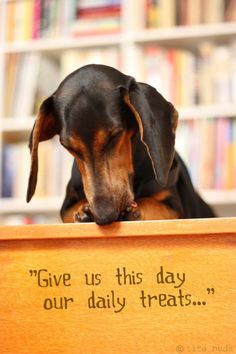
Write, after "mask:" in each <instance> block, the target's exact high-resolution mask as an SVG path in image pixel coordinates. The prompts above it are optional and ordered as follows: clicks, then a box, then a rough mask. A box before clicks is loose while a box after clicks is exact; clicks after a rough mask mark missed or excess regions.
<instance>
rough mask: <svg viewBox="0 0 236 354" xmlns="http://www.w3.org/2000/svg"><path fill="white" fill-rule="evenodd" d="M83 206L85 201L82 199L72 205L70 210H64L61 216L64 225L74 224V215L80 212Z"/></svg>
mask: <svg viewBox="0 0 236 354" xmlns="http://www.w3.org/2000/svg"><path fill="white" fill-rule="evenodd" d="M85 204H87V200H86V199H83V200H81V201H79V202H78V203H76V204H75V205H73V206H72V207H71V208H70V209H68V210H66V212H64V214H63V215H62V221H63V222H64V223H73V222H75V219H74V215H75V214H76V213H78V212H80V211H81V209H82V208H83V206H84V205H85Z"/></svg>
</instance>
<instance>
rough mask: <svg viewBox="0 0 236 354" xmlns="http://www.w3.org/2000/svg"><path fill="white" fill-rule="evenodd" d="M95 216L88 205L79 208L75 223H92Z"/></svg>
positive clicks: (75, 215)
mask: <svg viewBox="0 0 236 354" xmlns="http://www.w3.org/2000/svg"><path fill="white" fill-rule="evenodd" d="M92 221H94V220H93V214H92V211H91V209H90V206H89V204H88V203H86V204H83V205H81V206H80V207H79V209H78V211H77V212H76V213H75V214H74V222H92Z"/></svg>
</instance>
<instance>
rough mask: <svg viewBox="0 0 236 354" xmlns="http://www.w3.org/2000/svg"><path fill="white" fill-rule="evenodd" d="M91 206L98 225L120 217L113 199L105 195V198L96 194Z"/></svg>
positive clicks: (109, 222)
mask: <svg viewBox="0 0 236 354" xmlns="http://www.w3.org/2000/svg"><path fill="white" fill-rule="evenodd" d="M91 206H92V213H93V217H94V221H95V222H96V223H97V224H98V225H107V224H111V223H112V222H113V221H117V220H118V218H119V211H118V209H117V208H116V205H115V202H114V201H113V200H112V199H108V198H105V197H104V196H103V198H100V197H99V196H96V198H94V200H93V203H92V205H91Z"/></svg>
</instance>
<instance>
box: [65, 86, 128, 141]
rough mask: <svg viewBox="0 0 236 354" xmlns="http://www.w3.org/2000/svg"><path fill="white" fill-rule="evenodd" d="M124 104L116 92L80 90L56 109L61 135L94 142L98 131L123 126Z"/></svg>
mask: <svg viewBox="0 0 236 354" xmlns="http://www.w3.org/2000/svg"><path fill="white" fill-rule="evenodd" d="M125 109H126V108H125V103H124V102H123V100H122V98H121V96H120V94H119V92H118V90H103V91H101V90H100V91H98V90H94V91H92V92H91V91H89V90H88V89H85V88H84V89H82V90H80V92H78V93H77V94H76V95H72V97H70V99H68V101H67V104H66V105H64V107H63V109H60V112H61V113H60V114H61V115H62V117H61V119H62V120H63V127H64V128H63V132H62V134H63V135H66V136H67V137H68V136H72V135H73V136H78V137H80V139H81V140H83V141H84V142H87V141H91V140H93V139H94V136H95V135H96V132H97V131H99V130H108V131H109V130H113V129H116V128H122V127H123V126H124V119H125V117H124V115H125Z"/></svg>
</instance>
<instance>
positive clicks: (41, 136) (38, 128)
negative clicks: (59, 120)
mask: <svg viewBox="0 0 236 354" xmlns="http://www.w3.org/2000/svg"><path fill="white" fill-rule="evenodd" d="M57 133H58V126H57V124H56V119H55V116H54V114H53V96H50V97H48V98H47V99H46V100H45V101H43V103H42V104H41V106H40V109H39V113H38V115H37V118H36V120H35V123H34V127H33V129H32V132H31V134H30V140H29V148H30V152H31V169H30V176H29V181H28V190H27V198H26V200H27V202H29V201H30V200H31V198H32V196H33V195H34V192H35V188H36V184H37V176H38V145H39V143H40V142H41V141H45V140H49V139H51V138H52V137H53V136H54V135H56V134H57Z"/></svg>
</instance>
